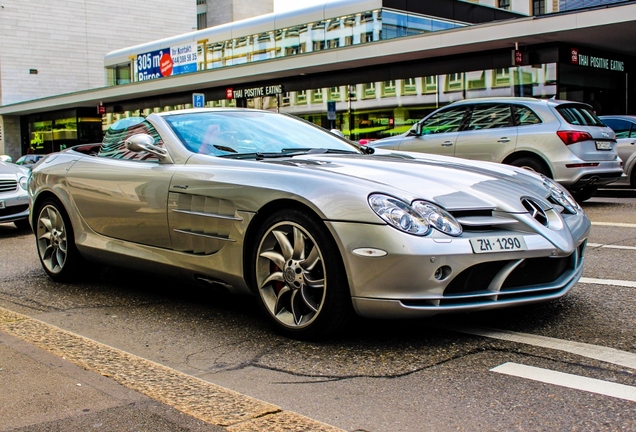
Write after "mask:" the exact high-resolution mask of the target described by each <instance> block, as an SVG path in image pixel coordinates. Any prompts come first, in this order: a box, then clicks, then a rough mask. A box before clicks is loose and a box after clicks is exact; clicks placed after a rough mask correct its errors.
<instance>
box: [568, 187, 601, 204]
mask: <svg viewBox="0 0 636 432" xmlns="http://www.w3.org/2000/svg"><path fill="white" fill-rule="evenodd" d="M597 190H598V187H597V186H586V187H584V188H581V189H575V190H571V191H570V193H571V194H572V197H574V199H575V200H576V201H577V202H580V203H582V202H583V201H587V200H589V199H590V198H592V197H593V196H594V194H595V193H596V191H597Z"/></svg>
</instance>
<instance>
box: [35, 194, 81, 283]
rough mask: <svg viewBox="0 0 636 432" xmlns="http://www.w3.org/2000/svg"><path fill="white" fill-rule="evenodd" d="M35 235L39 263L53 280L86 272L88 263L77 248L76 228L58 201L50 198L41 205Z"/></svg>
mask: <svg viewBox="0 0 636 432" xmlns="http://www.w3.org/2000/svg"><path fill="white" fill-rule="evenodd" d="M34 233H35V238H36V242H37V249H38V255H39V257H40V262H41V263H42V267H43V268H44V270H45V271H46V272H47V273H48V275H49V276H50V277H51V279H53V280H55V281H59V282H64V281H69V280H72V279H74V278H76V277H77V276H79V274H80V273H83V269H82V265H83V264H84V263H85V261H84V259H83V258H82V256H81V255H80V253H79V251H78V250H77V247H76V246H75V237H74V235H73V227H72V226H71V222H70V219H69V217H68V215H67V214H66V211H65V210H64V206H63V205H62V203H61V202H60V201H59V200H57V199H55V198H49V199H47V200H46V201H44V202H43V203H42V205H41V206H40V207H39V210H38V213H37V219H36V221H35V227H34Z"/></svg>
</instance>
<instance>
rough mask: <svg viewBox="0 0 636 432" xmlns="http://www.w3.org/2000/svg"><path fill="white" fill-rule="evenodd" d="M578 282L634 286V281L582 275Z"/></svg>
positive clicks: (635, 285)
mask: <svg viewBox="0 0 636 432" xmlns="http://www.w3.org/2000/svg"><path fill="white" fill-rule="evenodd" d="M579 282H580V283H584V284H596V285H615V286H621V287H627V288H636V282H632V281H625V280H612V279H595V278H585V277H582V278H581V279H579Z"/></svg>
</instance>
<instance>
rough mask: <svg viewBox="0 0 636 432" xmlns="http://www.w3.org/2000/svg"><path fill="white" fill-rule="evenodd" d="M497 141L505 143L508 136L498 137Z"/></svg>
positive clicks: (508, 140)
mask: <svg viewBox="0 0 636 432" xmlns="http://www.w3.org/2000/svg"><path fill="white" fill-rule="evenodd" d="M497 142H500V143H507V142H510V138H508V137H501V138H499V139H498V140H497Z"/></svg>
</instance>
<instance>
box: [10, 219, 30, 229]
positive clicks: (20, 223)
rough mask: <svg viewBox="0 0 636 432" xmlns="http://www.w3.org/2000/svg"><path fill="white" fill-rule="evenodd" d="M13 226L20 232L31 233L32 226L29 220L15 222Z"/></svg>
mask: <svg viewBox="0 0 636 432" xmlns="http://www.w3.org/2000/svg"><path fill="white" fill-rule="evenodd" d="M13 225H15V227H16V228H17V229H19V230H20V231H22V230H27V229H28V230H29V231H31V224H29V220H28V219H20V220H17V221H13Z"/></svg>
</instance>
